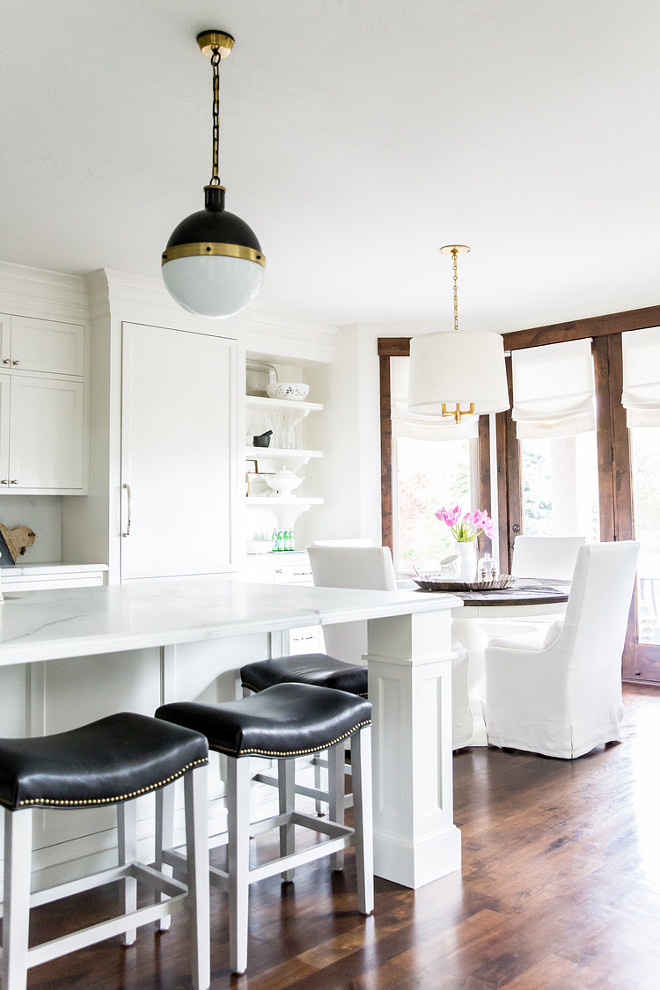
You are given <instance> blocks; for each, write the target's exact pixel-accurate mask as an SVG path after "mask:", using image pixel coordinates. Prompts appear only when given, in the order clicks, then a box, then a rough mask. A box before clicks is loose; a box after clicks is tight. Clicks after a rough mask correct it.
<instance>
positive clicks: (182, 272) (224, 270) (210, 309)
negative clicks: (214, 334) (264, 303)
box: [161, 255, 264, 319]
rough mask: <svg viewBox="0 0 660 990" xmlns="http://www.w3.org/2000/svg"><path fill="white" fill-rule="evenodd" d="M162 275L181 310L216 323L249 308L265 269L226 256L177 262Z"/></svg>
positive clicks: (172, 263)
mask: <svg viewBox="0 0 660 990" xmlns="http://www.w3.org/2000/svg"><path fill="white" fill-rule="evenodd" d="M161 271H162V273H163V281H164V283H165V288H166V289H167V291H168V292H169V294H170V295H171V296H172V298H173V299H174V300H175V301H176V302H177V303H178V304H179V306H182V307H183V308H184V309H187V310H188V312H189V313H196V314H197V315H198V316H207V317H212V318H215V319H222V318H223V317H225V316H233V315H234V314H235V313H240V311H241V310H242V309H245V307H246V306H249V305H250V303H252V302H254V300H255V299H256V297H257V295H258V293H259V290H260V288H261V285H262V283H263V280H264V268H263V266H262V265H259V264H257V263H256V262H254V261H247V260H245V259H244V258H228V257H225V256H223V255H211V256H209V257H207V256H204V255H201V256H193V257H188V258H175V259H174V260H173V261H168V262H167V264H165V265H163V267H162V269H161Z"/></svg>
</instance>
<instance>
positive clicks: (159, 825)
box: [154, 784, 187, 932]
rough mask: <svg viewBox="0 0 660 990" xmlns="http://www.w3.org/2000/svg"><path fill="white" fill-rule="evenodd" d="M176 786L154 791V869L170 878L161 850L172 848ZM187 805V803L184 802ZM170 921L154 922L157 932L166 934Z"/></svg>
mask: <svg viewBox="0 0 660 990" xmlns="http://www.w3.org/2000/svg"><path fill="white" fill-rule="evenodd" d="M175 796H176V785H175V784H168V786H167V787H159V789H158V790H157V791H156V856H155V863H154V865H155V867H156V869H157V870H159V871H160V872H161V873H164V874H165V876H168V877H171V876H172V873H173V872H174V871H173V869H172V867H171V866H165V865H163V850H165V849H173V848H174V798H175ZM186 805H187V801H186ZM164 896H165V895H164V894H161V893H157V894H156V899H157V900H158V901H162V900H163V899H164ZM171 921H172V917H171V915H169V914H168V915H167V916H166V917H164V918H160V919H159V920H158V921H157V922H156V931H157V932H166V931H167V930H168V928H169V927H170V923H171Z"/></svg>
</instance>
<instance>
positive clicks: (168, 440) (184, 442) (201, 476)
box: [121, 323, 237, 581]
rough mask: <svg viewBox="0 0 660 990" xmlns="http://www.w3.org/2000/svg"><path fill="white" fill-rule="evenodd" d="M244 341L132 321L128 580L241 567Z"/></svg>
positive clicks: (125, 371)
mask: <svg viewBox="0 0 660 990" xmlns="http://www.w3.org/2000/svg"><path fill="white" fill-rule="evenodd" d="M236 378H237V356H236V342H235V341H234V340H229V339H227V338H224V337H217V336H213V335H210V334H203V333H188V332H186V331H181V330H168V329H165V328H163V327H153V326H144V325H141V324H134V323H124V324H123V327H122V397H121V534H122V539H121V580H122V581H125V580H127V579H129V580H130V579H134V578H147V577H164V576H178V575H189V574H214V573H215V574H217V573H220V572H223V571H227V570H229V569H231V567H232V566H233V556H234V555H233V547H232V523H233V519H234V511H235V505H236V484H237V479H236V470H235V465H236V457H237V443H236V440H237V438H236V435H235V434H236V426H235V423H236V420H235V413H234V409H235V408H236V404H237V395H236Z"/></svg>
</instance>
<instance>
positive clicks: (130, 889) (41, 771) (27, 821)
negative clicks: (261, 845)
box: [0, 712, 210, 990]
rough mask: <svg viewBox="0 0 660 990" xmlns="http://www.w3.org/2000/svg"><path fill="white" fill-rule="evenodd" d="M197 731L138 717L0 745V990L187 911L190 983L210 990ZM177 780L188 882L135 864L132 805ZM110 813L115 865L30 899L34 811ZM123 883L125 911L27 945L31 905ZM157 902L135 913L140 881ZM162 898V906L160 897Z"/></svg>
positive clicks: (203, 753) (202, 773) (203, 754)
mask: <svg viewBox="0 0 660 990" xmlns="http://www.w3.org/2000/svg"><path fill="white" fill-rule="evenodd" d="M207 763H208V743H207V741H206V738H205V737H204V735H202V734H200V733H198V732H192V731H190V730H189V729H184V728H181V727H180V726H176V725H170V724H168V723H166V722H162V721H160V720H158V719H154V718H149V717H147V716H145V715H135V714H132V713H128V712H125V713H122V714H118V715H110V716H108V717H107V718H103V719H101V720H100V721H98V722H92V723H90V724H89V725H84V726H81V727H80V728H78V729H72V730H70V731H69V732H61V733H58V734H57V735H50V736H43V737H41V738H35V739H0V805H2V807H3V808H4V826H5V861H4V918H3V925H2V990H25V987H26V984H27V971H28V969H29V968H31V967H32V966H38V965H40V964H41V963H44V962H48V961H49V960H50V959H56V958H57V957H58V956H63V955H66V954H68V953H70V952H75V951H76V950H77V949H82V948H84V947H85V946H88V945H93V944H94V943H95V942H100V941H102V940H103V939H106V938H110V937H112V936H114V935H120V934H123V936H124V938H123V941H124V944H125V945H130V944H131V943H132V942H133V941H134V940H135V930H136V928H138V927H139V926H141V925H146V924H148V923H150V922H154V921H158V920H160V921H161V922H162V920H163V919H164V918H165V917H168V918H169V916H170V915H171V914H173V913H174V912H175V911H178V910H179V909H180V908H182V907H187V908H188V913H189V919H190V942H191V951H192V968H191V973H192V985H193V988H194V990H207V988H208V987H209V984H210V957H209V875H208V828H207V824H206V819H207V808H206V772H207V771H206V765H207ZM180 777H183V778H184V781H185V796H186V846H187V854H188V859H189V864H190V865H189V870H188V885H187V886H186V885H185V884H182V883H180V882H179V881H175V880H173V879H172V878H171V876H170V875H169V873H168V874H165V873H160V874H159V873H157V872H156V871H154V870H153V869H151V868H147V867H146V866H144V865H143V864H141V863H138V862H137V830H136V823H137V814H136V805H137V802H136V799H137V798H138V797H140V796H141V795H143V794H147V793H149V792H150V791H154V790H155V791H157V792H158V791H159V790H161V789H167V790H173V788H167V787H166V785H168V784H170V783H172V782H174V781H175V780H177V779H178V778H180ZM111 804H112V805H116V807H117V830H118V865H117V866H116V867H113V868H111V869H108V870H104V871H103V872H101V873H97V874H95V875H93V876H90V877H84V878H82V879H80V880H74V881H72V882H70V883H63V884H59V885H57V886H55V887H51V888H50V889H48V890H43V891H39V892H38V893H36V894H32V895H31V894H30V873H31V862H32V815H33V811H34V809H37V808H49V809H60V810H64V811H73V810H75V811H80V810H81V809H83V808H98V807H102V806H105V805H111ZM116 880H123V912H122V914H120V915H118V916H117V917H115V918H112V919H110V920H108V921H105V922H102V923H101V924H97V925H93V926H91V927H87V928H82V929H79V930H78V931H76V932H73V933H72V934H70V935H66V936H64V937H62V938H58V939H54V940H53V941H50V942H44V943H42V944H40V945H36V946H34V947H33V948H28V935H29V927H30V908H31V907H35V906H37V905H40V904H48V903H50V902H51V901H55V900H59V899H61V898H62V897H67V896H69V895H70V894H75V893H79V892H80V891H83V890H91V889H93V888H95V887H99V886H101V885H102V884H106V883H112V882H113V881H116ZM138 881H140V882H141V883H144V884H146V885H148V886H149V887H150V888H151V889H152V890H153V891H154V894H155V900H156V903H152V904H149V905H147V906H146V907H142V908H140V909H138V908H137V883H138ZM165 897H166V898H167V899H166V900H164V899H163V898H165Z"/></svg>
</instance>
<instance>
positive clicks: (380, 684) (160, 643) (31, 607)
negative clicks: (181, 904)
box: [0, 578, 460, 887]
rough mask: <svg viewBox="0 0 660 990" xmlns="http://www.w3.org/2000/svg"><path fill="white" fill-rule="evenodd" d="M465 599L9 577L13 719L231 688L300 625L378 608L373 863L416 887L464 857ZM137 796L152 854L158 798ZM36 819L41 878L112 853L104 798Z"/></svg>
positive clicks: (48, 721) (59, 720)
mask: <svg viewBox="0 0 660 990" xmlns="http://www.w3.org/2000/svg"><path fill="white" fill-rule="evenodd" d="M458 605H459V601H458V600H457V599H456V598H454V597H452V596H451V595H446V596H445V595H433V596H430V595H426V596H425V595H422V594H416V593H409V592H380V591H354V590H351V591H345V590H341V589H335V588H313V587H311V588H307V587H289V586H277V585H257V584H241V583H239V582H234V581H226V580H224V579H215V578H188V579H183V580H176V581H172V580H162V581H149V582H136V583H131V584H129V585H114V586H106V587H96V588H81V589H75V590H74V589H71V590H62V591H57V590H52V591H27V592H21V593H17V594H13V593H10V594H8V595H6V598H5V601H4V602H3V604H2V606H1V607H0V719H1V720H2V725H1V727H0V734H2V735H5V736H12V735H13V736H21V735H41V734H44V733H51V732H60V731H63V730H66V729H68V728H72V727H74V726H77V725H81V724H83V723H85V722H89V721H92V720H93V719H96V718H101V717H103V716H105V715H108V714H110V713H112V712H117V711H137V712H141V713H144V714H153V711H154V710H155V708H156V707H157V706H158V705H159V704H162V703H166V702H170V701H175V700H183V701H188V700H198V701H203V702H211V703H212V702H218V701H224V700H230V699H233V698H234V697H237V696H238V682H237V672H238V668H240V666H241V665H242V664H244V663H247V662H250V661H253V660H259V659H264V658H265V657H267V656H269V655H280V654H281V653H286V652H287V646H288V632H289V631H290V630H292V629H297V628H301V627H309V626H314V625H320V624H328V623H334V622H350V621H353V620H355V621H359V620H364V619H367V620H368V626H369V653H368V655H367V658H366V659H367V662H368V665H369V677H370V698H371V700H372V702H373V705H374V737H375V746H374V812H375V814H374V824H375V830H374V845H375V849H374V853H375V861H376V864H377V865H376V873H377V874H378V875H379V876H382V877H385V878H386V879H389V880H392V881H395V882H397V883H400V884H404V885H405V886H408V887H418V886H420V885H421V884H424V883H428V882H430V881H431V880H435V879H438V878H439V877H441V876H444V875H445V874H446V873H449V872H451V871H453V870H457V869H459V868H460V833H459V832H458V829H456V828H455V826H454V825H453V821H452V800H451V789H452V776H451V656H452V654H451V651H450V622H451V611H450V610H451V609H452V608H456V607H457V606H458ZM215 762H216V764H217V763H218V762H220V764H221V761H215ZM213 769H215V768H213ZM210 782H211V798H212V801H211V807H210V814H211V817H212V819H214V820H215V821H216V822H218V823H219V824H220V825H222V821H223V818H224V785H223V782H222V780H221V778H220V777H219V775H218V774H217V773H213V770H212V774H211V781H210ZM140 806H141V807H140V825H139V828H140V838H141V843H142V847H143V848H145V846H146V848H147V856H148V851H149V847H150V845H151V844H152V842H153V802H152V800H151V798H148V797H145V798H144V799H140ZM35 833H36V834H35V840H36V846H37V852H36V857H35V865H36V868H37V871H38V872H39V876H37V877H35V886H37V887H41V886H44V885H48V884H50V883H52V882H57V880H59V879H66V878H69V877H73V876H76V875H79V874H82V873H84V872H89V869H90V867H91V868H94V869H96V868H102V866H104V865H108V864H109V863H110V862H111V860H112V856H113V846H114V842H115V839H114V830H113V827H112V816H111V815H110V814H108V811H107V809H101V810H100V811H98V812H97V811H83V812H77V811H66V812H61V813H58V812H54V811H44V812H43V813H42V814H41V815H40V816H39V821H38V823H36V828H35ZM147 861H149V859H148V858H147Z"/></svg>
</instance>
